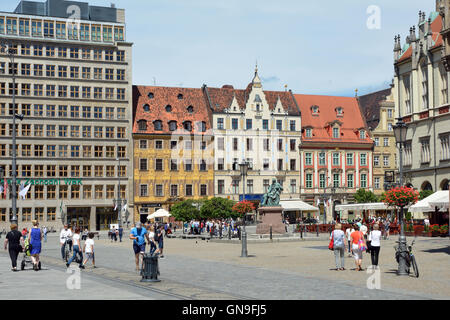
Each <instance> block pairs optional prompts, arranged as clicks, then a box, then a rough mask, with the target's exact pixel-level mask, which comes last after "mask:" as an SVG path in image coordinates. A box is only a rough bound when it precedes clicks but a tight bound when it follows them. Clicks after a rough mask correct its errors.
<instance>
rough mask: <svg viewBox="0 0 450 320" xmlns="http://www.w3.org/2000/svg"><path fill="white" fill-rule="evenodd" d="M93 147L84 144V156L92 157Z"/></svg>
mask: <svg viewBox="0 0 450 320" xmlns="http://www.w3.org/2000/svg"><path fill="white" fill-rule="evenodd" d="M91 151H92V147H91V146H83V158H90V157H91V156H92V152H91Z"/></svg>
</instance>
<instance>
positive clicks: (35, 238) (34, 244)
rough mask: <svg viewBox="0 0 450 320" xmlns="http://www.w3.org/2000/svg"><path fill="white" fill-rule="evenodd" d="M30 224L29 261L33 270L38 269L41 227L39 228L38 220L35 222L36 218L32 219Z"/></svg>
mask: <svg viewBox="0 0 450 320" xmlns="http://www.w3.org/2000/svg"><path fill="white" fill-rule="evenodd" d="M32 224H33V228H32V229H31V232H30V245H31V252H30V254H31V261H32V262H33V269H34V271H39V254H40V253H41V245H42V232H41V229H39V222H37V220H33V221H32Z"/></svg>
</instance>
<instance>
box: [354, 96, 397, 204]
mask: <svg viewBox="0 0 450 320" xmlns="http://www.w3.org/2000/svg"><path fill="white" fill-rule="evenodd" d="M359 103H360V105H361V109H362V111H363V114H364V116H365V119H366V123H367V125H368V128H369V130H370V134H371V138H372V139H373V141H374V142H375V149H374V152H373V190H374V193H375V195H377V196H381V195H382V194H383V192H385V191H387V190H390V189H391V187H392V186H393V184H395V182H396V178H398V163H397V147H396V142H395V137H394V130H393V128H394V125H395V122H396V117H395V101H394V90H392V89H386V90H381V91H378V92H374V93H371V94H367V95H364V96H361V97H359Z"/></svg>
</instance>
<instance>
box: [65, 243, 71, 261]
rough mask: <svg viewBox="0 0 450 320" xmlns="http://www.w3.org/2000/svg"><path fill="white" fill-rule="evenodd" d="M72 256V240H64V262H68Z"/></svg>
mask: <svg viewBox="0 0 450 320" xmlns="http://www.w3.org/2000/svg"><path fill="white" fill-rule="evenodd" d="M71 256H72V240H70V239H66V242H65V243H64V260H65V261H66V263H67V262H69V259H70V257H71Z"/></svg>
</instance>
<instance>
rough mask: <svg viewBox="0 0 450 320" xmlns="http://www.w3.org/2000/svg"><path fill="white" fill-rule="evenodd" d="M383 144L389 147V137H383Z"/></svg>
mask: <svg viewBox="0 0 450 320" xmlns="http://www.w3.org/2000/svg"><path fill="white" fill-rule="evenodd" d="M383 142H384V143H383V146H385V147H389V138H384V139H383Z"/></svg>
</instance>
